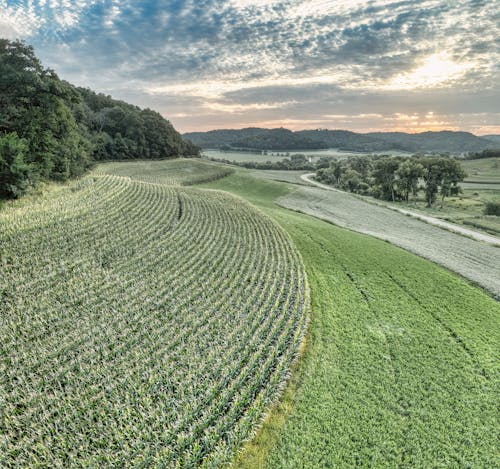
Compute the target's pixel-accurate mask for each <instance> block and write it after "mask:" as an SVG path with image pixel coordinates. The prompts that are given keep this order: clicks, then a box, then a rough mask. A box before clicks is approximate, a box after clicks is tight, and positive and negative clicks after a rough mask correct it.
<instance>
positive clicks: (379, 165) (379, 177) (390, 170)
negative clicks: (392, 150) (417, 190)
mask: <svg viewBox="0 0 500 469" xmlns="http://www.w3.org/2000/svg"><path fill="white" fill-rule="evenodd" d="M399 164H400V160H399V159H397V158H392V157H388V158H381V159H379V160H377V161H376V162H375V168H374V170H373V173H372V176H373V178H374V182H375V184H376V185H378V186H379V187H380V189H381V191H382V197H383V198H384V199H386V200H392V201H393V202H394V201H395V200H396V191H395V182H396V171H397V170H398V168H399Z"/></svg>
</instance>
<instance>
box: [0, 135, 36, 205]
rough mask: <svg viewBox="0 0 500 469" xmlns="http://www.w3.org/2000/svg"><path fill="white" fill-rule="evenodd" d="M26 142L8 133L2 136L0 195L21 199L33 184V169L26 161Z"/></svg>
mask: <svg viewBox="0 0 500 469" xmlns="http://www.w3.org/2000/svg"><path fill="white" fill-rule="evenodd" d="M26 149H27V144H26V140H24V139H22V138H19V137H18V135H17V134H16V133H15V132H13V133H8V134H5V135H0V193H2V194H3V195H7V196H9V197H19V196H21V195H23V194H25V193H26V191H27V190H28V188H29V187H30V186H31V185H32V184H33V179H34V178H33V168H32V167H31V165H29V164H28V163H26V161H25V153H26Z"/></svg>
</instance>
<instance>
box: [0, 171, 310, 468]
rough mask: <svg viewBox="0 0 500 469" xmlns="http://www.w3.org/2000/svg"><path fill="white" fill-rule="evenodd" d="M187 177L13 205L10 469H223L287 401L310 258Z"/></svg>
mask: <svg viewBox="0 0 500 469" xmlns="http://www.w3.org/2000/svg"><path fill="white" fill-rule="evenodd" d="M141 167H143V165H141ZM104 168H105V169H106V170H109V168H110V165H106V166H104ZM120 168H121V166H120ZM115 169H116V168H115ZM124 171H127V172H130V165H128V168H127V169H126V170H124ZM103 172H104V171H102V169H101V171H100V172H99V173H100V174H102V173H103ZM154 172H155V171H154V165H153V164H152V163H151V171H150V172H149V173H148V174H147V175H146V176H144V178H149V177H151V178H154V177H155V176H154ZM128 175H130V174H128ZM195 177H197V176H196V175H195ZM141 178H142V177H141ZM158 178H159V179H161V178H163V174H161V175H160V176H158ZM176 178H177V176H175V177H174V179H176ZM186 180H187V179H183V180H181V181H180V182H179V180H178V179H177V180H174V181H173V182H174V183H175V184H176V185H160V184H152V183H150V182H149V183H144V182H138V181H133V180H131V179H130V178H125V177H120V176H102V175H94V176H92V177H87V178H84V179H82V180H81V181H79V182H77V183H74V184H73V185H71V186H69V187H67V186H66V187H59V188H57V189H55V190H53V191H52V192H49V193H48V194H46V195H45V196H43V197H40V198H38V199H36V200H26V201H20V202H15V203H12V204H9V205H7V206H5V207H3V208H2V211H1V212H0V245H1V246H2V249H1V251H0V271H1V275H0V309H1V311H2V321H1V323H0V396H1V397H0V466H1V467H69V466H78V467H80V466H84V467H123V466H140V467H156V466H163V467H194V466H198V465H202V466H207V467H213V466H219V465H221V464H222V463H224V462H226V461H228V460H229V458H230V457H231V456H232V454H233V453H234V450H235V448H236V447H238V446H239V445H240V444H241V443H242V442H243V441H244V440H245V439H247V438H248V437H249V436H250V435H251V433H252V431H253V430H254V428H255V425H256V423H257V422H258V421H259V420H260V419H261V417H262V415H263V412H265V411H266V410H267V409H268V407H269V405H270V403H271V402H273V401H274V400H275V399H276V398H277V397H278V395H279V393H280V390H281V389H282V388H283V385H284V383H285V381H286V378H287V375H288V370H289V367H290V364H291V362H292V360H293V359H294V357H295V355H296V352H297V349H298V347H299V344H300V342H301V338H302V335H303V333H304V329H305V324H306V314H305V311H306V307H307V289H306V285H305V274H304V270H303V267H302V263H301V260H300V259H299V257H298V255H297V253H296V251H295V250H294V249H293V246H292V243H291V241H290V238H289V237H288V235H287V234H286V232H285V231H283V230H282V229H281V228H279V226H278V225H277V224H276V223H275V222H273V221H272V220H271V219H270V218H268V217H266V216H265V215H263V214H261V212H259V211H257V210H256V209H254V208H253V207H252V206H251V205H249V204H248V203H246V202H244V201H243V200H241V199H238V198H235V197H233V196H231V195H229V194H225V193H221V192H216V191H202V190H198V189H191V188H189V189H186V188H182V187H180V186H179V184H182V183H185V182H186ZM256 253H258V255H256Z"/></svg>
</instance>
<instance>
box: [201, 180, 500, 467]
mask: <svg viewBox="0 0 500 469" xmlns="http://www.w3.org/2000/svg"><path fill="white" fill-rule="evenodd" d="M208 187H212V188H218V189H223V190H227V191H229V192H232V193H234V194H237V195H240V196H242V197H244V198H246V199H247V200H249V201H251V202H252V203H254V204H255V205H257V206H259V207H261V208H262V209H263V210H265V211H266V213H268V214H269V215H271V216H272V217H273V218H274V219H275V220H277V221H278V222H279V223H280V224H281V226H282V227H283V228H284V229H285V230H286V231H288V233H289V234H290V235H291V236H292V238H293V240H294V242H295V245H296V246H297V247H298V249H299V251H300V253H301V255H302V258H303V259H304V263H305V265H306V270H307V274H308V278H309V283H310V287H311V301H312V316H311V323H310V328H309V333H308V338H307V348H306V353H305V355H304V357H303V359H302V360H301V362H300V366H299V368H298V370H297V371H296V373H295V374H294V376H293V379H292V383H291V385H290V386H289V389H288V392H287V393H286V394H285V399H284V400H283V401H282V403H281V404H280V405H279V406H277V407H276V408H275V409H274V411H273V412H272V413H271V415H270V417H269V419H268V420H267V421H266V424H265V425H264V428H263V430H262V431H261V432H260V434H259V435H258V437H257V438H256V440H255V441H254V442H253V443H252V444H251V445H248V446H247V449H246V451H245V452H243V454H242V455H241V456H240V458H239V459H238V460H237V461H236V467H246V468H255V467H262V468H264V467H265V468H267V467H269V468H274V467H276V468H291V467H301V468H323V467H325V468H326V467H354V466H359V467H497V466H498V463H499V460H498V453H497V447H496V442H497V440H498V436H499V435H498V425H497V417H498V413H497V408H496V400H497V396H498V392H499V387H498V385H499V381H498V371H499V370H498V357H499V346H498V344H499V339H500V336H499V333H498V331H499V319H498V318H499V313H500V307H499V304H498V302H496V301H495V300H493V299H492V298H490V297H489V296H487V295H486V294H484V293H483V292H481V291H480V290H479V289H477V288H475V287H472V286H470V285H468V284H467V283H466V282H464V281H463V280H461V279H459V278H458V277H457V276H455V275H454V274H452V273H450V272H448V271H446V270H444V269H442V268H440V267H438V266H436V265H435V264H433V263H431V262H428V261H426V260H423V259H420V258H418V257H416V256H415V255H412V254H410V253H408V252H405V251H403V250H401V249H399V248H396V247H393V246H392V245H390V244H388V243H385V242H383V241H379V240H376V239H373V238H371V237H368V236H363V235H360V234H356V233H353V232H351V231H346V230H343V229H340V228H337V227H335V226H333V225H330V224H328V223H326V222H322V221H320V220H317V219H315V218H312V217H309V216H306V215H301V214H298V213H294V212H290V211H288V210H285V209H282V208H279V207H277V206H276V205H275V204H273V200H275V199H277V198H279V197H283V196H285V195H287V193H288V191H289V189H288V188H287V186H285V185H284V184H279V183H272V182H265V181H259V182H257V181H255V180H254V179H253V178H249V177H248V176H245V175H243V174H241V173H240V174H239V175H233V176H230V177H228V178H225V179H222V180H220V181H218V182H215V183H212V184H210V185H209V186H208Z"/></svg>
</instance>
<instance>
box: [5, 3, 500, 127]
mask: <svg viewBox="0 0 500 469" xmlns="http://www.w3.org/2000/svg"><path fill="white" fill-rule="evenodd" d="M457 3H458V2H457ZM495 4H497V7H498V2H497V1H493V2H492V1H486V0H469V1H465V2H461V3H460V4H456V3H455V4H451V3H450V2H449V1H445V0H425V1H416V0H407V1H403V2H402V1H395V0H373V1H361V0H352V1H347V0H294V1H292V0H200V1H193V0H164V1H162V0H148V1H146V2H137V1H131V0H126V1H125V0H124V1H117V0H91V1H88V2H85V1H82V0H79V1H77V2H68V1H67V0H60V1H47V0H30V1H28V0H0V7H1V8H0V36H2V37H6V38H8V39H21V40H24V41H25V42H26V43H28V44H30V45H32V46H33V47H34V49H35V52H36V54H37V55H38V56H39V57H40V58H41V60H42V63H43V65H44V66H46V67H50V68H52V69H54V70H55V71H56V73H57V74H58V75H59V76H60V77H61V78H63V79H65V80H68V81H70V82H71V83H74V84H76V85H78V86H84V87H89V88H91V89H93V90H95V91H97V92H102V93H104V94H109V95H112V96H113V97H115V98H117V99H121V100H124V101H127V102H130V103H132V104H135V105H138V106H141V107H149V108H151V109H154V110H156V111H158V112H160V113H161V114H162V115H163V116H164V117H165V118H167V119H168V120H169V121H171V122H172V124H173V125H174V126H175V128H176V129H177V130H179V131H180V132H181V133H187V132H204V131H209V130H217V129H221V128H225V129H230V128H232V129H242V128H247V127H260V128H279V127H284V128H287V129H290V130H310V129H317V128H328V129H329V130H349V131H351V132H357V133H370V132H406V133H422V132H426V131H443V130H449V131H463V132H470V133H472V134H474V135H477V136H482V135H490V134H500V112H498V106H497V105H496V103H498V102H499V101H500V83H499V80H498V71H499V65H498V64H499V63H500V61H499V60H498V59H499V57H500V50H499V48H498V46H497V45H496V42H495V37H496V36H495V31H496V28H497V26H496V23H495V20H494V17H495V12H496V11H497V7H495ZM96 51H98V53H96Z"/></svg>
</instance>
